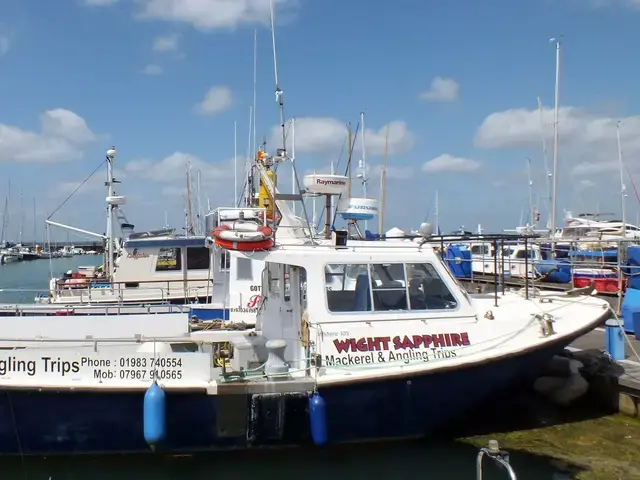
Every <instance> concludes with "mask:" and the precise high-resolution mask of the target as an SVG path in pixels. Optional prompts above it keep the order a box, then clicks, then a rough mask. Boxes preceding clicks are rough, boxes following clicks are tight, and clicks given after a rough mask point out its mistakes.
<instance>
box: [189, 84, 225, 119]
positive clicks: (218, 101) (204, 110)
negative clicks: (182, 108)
mask: <svg viewBox="0 0 640 480" xmlns="http://www.w3.org/2000/svg"><path fill="white" fill-rule="evenodd" d="M230 106H231V90H229V88H227V87H220V86H214V87H211V88H210V89H209V90H208V91H207V93H206V94H205V95H204V99H203V100H202V101H201V102H200V103H199V104H198V105H196V107H195V110H196V112H197V113H199V114H200V115H215V114H216V113H220V112H223V111H225V110H226V109H228V108H229V107H230Z"/></svg>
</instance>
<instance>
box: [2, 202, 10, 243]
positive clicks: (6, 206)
mask: <svg viewBox="0 0 640 480" xmlns="http://www.w3.org/2000/svg"><path fill="white" fill-rule="evenodd" d="M8 211H9V197H8V196H6V197H4V212H3V213H2V231H0V246H1V245H4V234H5V229H6V228H7V212H8Z"/></svg>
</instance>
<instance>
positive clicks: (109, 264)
mask: <svg viewBox="0 0 640 480" xmlns="http://www.w3.org/2000/svg"><path fill="white" fill-rule="evenodd" d="M115 158H116V147H111V148H110V149H109V150H107V158H106V160H107V198H108V199H109V201H107V258H106V259H105V267H106V268H107V273H108V275H109V280H110V281H113V273H114V270H115V269H114V264H113V253H114V252H113V210H114V207H115V205H114V204H113V203H112V202H111V199H112V197H113V196H114V195H115V192H114V190H113V184H114V179H113V162H114V161H115Z"/></svg>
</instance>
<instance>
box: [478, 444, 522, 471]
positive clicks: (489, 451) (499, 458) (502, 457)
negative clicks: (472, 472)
mask: <svg viewBox="0 0 640 480" xmlns="http://www.w3.org/2000/svg"><path fill="white" fill-rule="evenodd" d="M485 455H486V456H487V457H489V458H490V459H492V460H493V461H494V462H495V463H496V464H498V465H499V466H500V467H502V468H503V469H504V470H506V472H507V473H508V474H509V478H510V479H511V480H518V477H517V475H516V472H514V470H513V468H512V467H511V465H510V464H509V453H508V452H505V451H504V450H500V445H498V441H497V440H489V445H488V446H487V447H482V448H481V449H480V451H479V452H478V457H477V459H476V480H482V460H483V459H484V457H485Z"/></svg>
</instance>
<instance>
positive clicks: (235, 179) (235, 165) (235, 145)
mask: <svg viewBox="0 0 640 480" xmlns="http://www.w3.org/2000/svg"><path fill="white" fill-rule="evenodd" d="M233 205H234V206H235V207H237V206H238V122H233Z"/></svg>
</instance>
